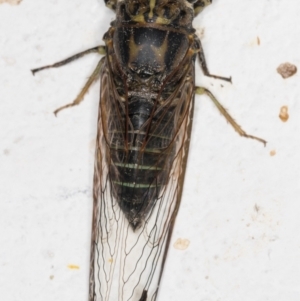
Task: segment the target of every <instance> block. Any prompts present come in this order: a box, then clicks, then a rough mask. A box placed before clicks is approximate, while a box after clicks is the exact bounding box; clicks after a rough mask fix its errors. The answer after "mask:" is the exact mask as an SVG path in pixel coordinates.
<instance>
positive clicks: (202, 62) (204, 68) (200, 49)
mask: <svg viewBox="0 0 300 301" xmlns="http://www.w3.org/2000/svg"><path fill="white" fill-rule="evenodd" d="M195 40H196V43H197V48H198V49H197V50H198V58H199V60H200V65H201V69H202V71H203V73H204V75H206V76H208V77H213V78H216V79H221V80H224V81H227V82H230V83H231V77H223V76H219V75H213V74H210V72H209V71H208V68H207V65H206V60H205V56H204V51H203V47H202V45H201V41H200V39H199V38H198V37H196V38H195Z"/></svg>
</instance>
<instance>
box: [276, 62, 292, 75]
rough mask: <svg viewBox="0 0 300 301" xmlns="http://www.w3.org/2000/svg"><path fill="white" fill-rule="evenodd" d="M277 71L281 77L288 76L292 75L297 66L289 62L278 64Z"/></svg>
mask: <svg viewBox="0 0 300 301" xmlns="http://www.w3.org/2000/svg"><path fill="white" fill-rule="evenodd" d="M277 72H278V73H279V74H280V75H281V76H282V77H283V78H288V77H291V76H293V75H294V74H295V73H296V72H297V67H296V66H295V65H292V64H290V63H284V64H281V65H279V67H278V68H277Z"/></svg>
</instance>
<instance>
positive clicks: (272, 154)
mask: <svg viewBox="0 0 300 301" xmlns="http://www.w3.org/2000/svg"><path fill="white" fill-rule="evenodd" d="M275 155H276V150H275V149H273V150H271V151H270V156H271V157H273V156H275Z"/></svg>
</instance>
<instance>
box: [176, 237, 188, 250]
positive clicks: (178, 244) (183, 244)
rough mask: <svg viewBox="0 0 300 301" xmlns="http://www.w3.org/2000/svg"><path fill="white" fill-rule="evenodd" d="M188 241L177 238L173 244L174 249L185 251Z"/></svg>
mask: <svg viewBox="0 0 300 301" xmlns="http://www.w3.org/2000/svg"><path fill="white" fill-rule="evenodd" d="M189 245H190V241H189V240H188V239H184V238H178V239H177V240H176V241H175V243H174V245H173V246H174V248H175V249H177V250H185V249H187V248H188V247H189Z"/></svg>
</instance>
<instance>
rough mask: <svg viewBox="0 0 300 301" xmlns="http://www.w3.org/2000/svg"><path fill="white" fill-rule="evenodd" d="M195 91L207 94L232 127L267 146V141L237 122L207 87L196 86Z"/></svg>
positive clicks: (199, 93) (241, 134)
mask: <svg viewBox="0 0 300 301" xmlns="http://www.w3.org/2000/svg"><path fill="white" fill-rule="evenodd" d="M195 93H196V94H198V95H203V94H206V95H207V96H208V97H209V98H210V99H211V100H212V101H213V103H214V104H215V106H216V107H217V108H218V110H219V111H220V113H221V114H222V115H223V116H224V117H225V118H226V120H227V121H228V122H229V123H230V124H231V125H232V127H233V128H234V130H235V131H236V132H237V133H238V134H239V135H240V136H242V137H246V138H251V139H255V140H257V141H259V142H261V143H263V144H264V145H265V146H266V144H267V141H265V140H264V139H261V138H258V137H255V136H252V135H248V134H247V133H246V132H245V131H244V130H243V129H242V128H241V127H240V126H239V125H238V124H237V123H236V122H235V120H234V119H233V118H232V117H231V116H230V114H229V113H228V112H227V111H226V109H225V108H224V107H223V106H222V105H221V104H220V103H219V101H218V100H217V99H216V98H215V96H214V95H213V94H212V93H211V92H210V91H209V90H207V89H206V88H203V87H196V89H195Z"/></svg>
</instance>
